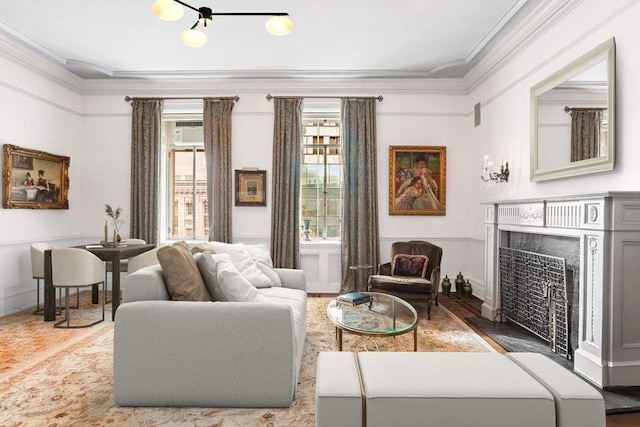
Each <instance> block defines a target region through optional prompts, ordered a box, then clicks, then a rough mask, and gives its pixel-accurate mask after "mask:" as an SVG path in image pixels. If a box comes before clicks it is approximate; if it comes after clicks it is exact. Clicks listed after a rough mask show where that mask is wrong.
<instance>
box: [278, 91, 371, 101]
mask: <svg viewBox="0 0 640 427" xmlns="http://www.w3.org/2000/svg"><path fill="white" fill-rule="evenodd" d="M278 98H290V97H288V96H273V95H271V94H270V93H268V94H267V101H271V100H272V99H278ZM299 98H319V99H323V98H324V99H337V98H353V97H349V96H347V97H344V96H299ZM362 98H365V99H377V100H378V101H380V102H382V100H383V99H384V98H383V97H382V95H378V96H364V97H362Z"/></svg>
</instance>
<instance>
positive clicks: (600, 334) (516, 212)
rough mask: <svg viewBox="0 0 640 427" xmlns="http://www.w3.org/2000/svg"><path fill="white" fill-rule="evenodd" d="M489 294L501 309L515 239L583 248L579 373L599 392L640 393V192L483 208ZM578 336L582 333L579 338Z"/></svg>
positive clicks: (492, 310) (489, 311)
mask: <svg viewBox="0 0 640 427" xmlns="http://www.w3.org/2000/svg"><path fill="white" fill-rule="evenodd" d="M483 206H484V224H485V227H484V232H485V283H486V292H485V298H484V303H483V305H482V315H483V316H484V317H486V318H488V319H491V320H493V319H494V318H496V315H497V314H498V309H499V308H500V284H499V280H498V277H499V271H498V268H499V264H498V261H499V260H498V248H500V247H501V246H508V240H509V235H510V233H511V232H518V233H527V234H540V235H546V236H562V237H569V238H573V239H577V240H579V268H578V269H577V271H576V274H577V276H578V277H576V278H574V281H575V282H576V283H577V286H578V288H579V290H578V295H579V296H578V306H577V307H576V306H575V305H574V307H573V310H574V312H575V311H577V312H578V313H577V315H578V322H577V323H578V330H577V341H578V347H577V348H576V349H575V352H574V370H575V371H576V372H577V373H579V374H580V375H582V376H583V377H585V378H586V379H588V380H589V381H591V382H592V383H594V384H595V385H597V386H599V387H613V386H635V385H640V192H615V191H609V192H598V193H586V194H575V195H564V196H549V197H537V198H529V199H518V200H500V201H490V202H483ZM574 332H575V331H574Z"/></svg>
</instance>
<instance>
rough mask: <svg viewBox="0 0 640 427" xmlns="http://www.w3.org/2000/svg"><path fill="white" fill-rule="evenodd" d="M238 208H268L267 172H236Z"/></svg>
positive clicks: (243, 170) (242, 170)
mask: <svg viewBox="0 0 640 427" xmlns="http://www.w3.org/2000/svg"><path fill="white" fill-rule="evenodd" d="M235 172H236V206H267V192H266V187H267V185H266V182H267V171H261V170H245V169H241V170H236V171H235Z"/></svg>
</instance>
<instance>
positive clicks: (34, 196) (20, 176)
mask: <svg viewBox="0 0 640 427" xmlns="http://www.w3.org/2000/svg"><path fill="white" fill-rule="evenodd" d="M3 165H4V166H3V169H2V207H3V208H8V209H14V208H19V209H69V157H65V156H58V155H56V154H51V153H45V152H44V151H36V150H30V149H27V148H22V147H18V146H15V145H11V144H4V146H3Z"/></svg>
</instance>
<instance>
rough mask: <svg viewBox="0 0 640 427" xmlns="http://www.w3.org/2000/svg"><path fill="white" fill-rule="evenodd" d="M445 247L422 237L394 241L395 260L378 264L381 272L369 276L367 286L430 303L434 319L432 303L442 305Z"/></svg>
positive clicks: (403, 297) (428, 304)
mask: <svg viewBox="0 0 640 427" xmlns="http://www.w3.org/2000/svg"><path fill="white" fill-rule="evenodd" d="M441 261H442V248H441V247H439V246H436V245H434V244H433V243H429V242H426V241H421V240H411V241H408V242H394V243H393V244H392V245H391V262H388V263H386V264H381V265H379V266H378V272H377V274H374V275H372V276H370V277H369V285H368V287H367V290H368V291H370V292H382V293H388V294H391V295H395V296H397V297H399V298H402V299H404V300H407V301H420V302H425V303H426V304H427V318H428V319H431V305H432V303H433V301H434V300H435V304H436V306H437V305H438V284H439V282H440V262H441Z"/></svg>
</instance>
